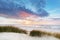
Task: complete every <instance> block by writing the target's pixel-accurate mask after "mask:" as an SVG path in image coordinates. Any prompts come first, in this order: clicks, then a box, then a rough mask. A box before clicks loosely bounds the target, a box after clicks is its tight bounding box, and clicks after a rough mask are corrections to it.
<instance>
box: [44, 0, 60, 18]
mask: <svg viewBox="0 0 60 40" xmlns="http://www.w3.org/2000/svg"><path fill="white" fill-rule="evenodd" d="M45 9H46V10H47V11H48V12H49V14H50V17H55V18H56V17H57V18H60V0H47V3H46V7H45Z"/></svg>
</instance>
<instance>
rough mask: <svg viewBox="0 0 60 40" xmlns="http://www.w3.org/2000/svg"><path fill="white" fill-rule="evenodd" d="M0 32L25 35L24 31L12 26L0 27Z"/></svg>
mask: <svg viewBox="0 0 60 40" xmlns="http://www.w3.org/2000/svg"><path fill="white" fill-rule="evenodd" d="M0 32H15V33H25V34H27V31H26V30H23V29H20V28H16V27H13V26H0Z"/></svg>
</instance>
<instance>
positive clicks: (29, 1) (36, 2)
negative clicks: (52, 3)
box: [0, 0, 48, 17]
mask: <svg viewBox="0 0 60 40" xmlns="http://www.w3.org/2000/svg"><path fill="white" fill-rule="evenodd" d="M45 3H46V2H45V0H0V14H5V15H8V16H17V17H18V16H19V15H18V12H21V11H24V12H27V13H28V14H32V15H36V16H39V17H45V16H48V12H46V11H45V10H44V9H43V8H44V7H45ZM19 14H21V13H19Z"/></svg>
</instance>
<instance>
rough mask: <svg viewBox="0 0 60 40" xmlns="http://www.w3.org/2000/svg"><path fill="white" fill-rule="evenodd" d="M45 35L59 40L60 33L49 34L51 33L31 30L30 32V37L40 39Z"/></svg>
mask: <svg viewBox="0 0 60 40" xmlns="http://www.w3.org/2000/svg"><path fill="white" fill-rule="evenodd" d="M45 35H48V36H54V37H56V38H59V39H60V33H51V32H45V31H40V30H32V31H31V32H30V36H38V37H41V36H45Z"/></svg>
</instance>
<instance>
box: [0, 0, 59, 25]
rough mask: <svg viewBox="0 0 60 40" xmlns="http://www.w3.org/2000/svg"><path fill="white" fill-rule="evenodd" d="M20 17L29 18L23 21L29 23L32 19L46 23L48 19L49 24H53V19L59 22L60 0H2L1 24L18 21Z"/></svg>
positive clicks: (0, 0)
mask: <svg viewBox="0 0 60 40" xmlns="http://www.w3.org/2000/svg"><path fill="white" fill-rule="evenodd" d="M6 19H7V20H8V21H7V20H6ZM18 19H19V20H23V19H24V20H29V21H26V22H25V21H24V22H22V23H27V24H30V21H34V23H38V22H37V21H39V22H40V21H42V22H41V23H42V24H45V23H47V20H48V23H47V24H52V23H50V22H51V21H52V22H53V21H55V22H53V24H54V23H56V24H59V22H60V0H0V24H3V23H4V24H6V23H10V22H12V23H17V22H18ZM41 19H42V20H41ZM13 20H14V21H13ZM19 22H20V21H19ZM19 22H18V23H19ZM12 23H10V24H12ZM20 23H21V22H20ZM34 23H33V24H34ZM41 23H39V24H41ZM59 25H60V24H59Z"/></svg>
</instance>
